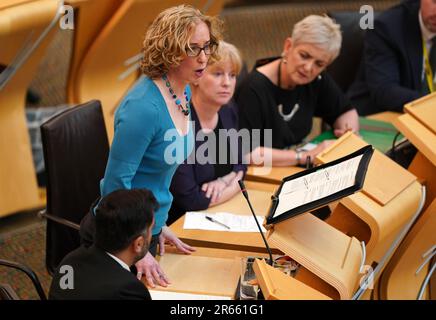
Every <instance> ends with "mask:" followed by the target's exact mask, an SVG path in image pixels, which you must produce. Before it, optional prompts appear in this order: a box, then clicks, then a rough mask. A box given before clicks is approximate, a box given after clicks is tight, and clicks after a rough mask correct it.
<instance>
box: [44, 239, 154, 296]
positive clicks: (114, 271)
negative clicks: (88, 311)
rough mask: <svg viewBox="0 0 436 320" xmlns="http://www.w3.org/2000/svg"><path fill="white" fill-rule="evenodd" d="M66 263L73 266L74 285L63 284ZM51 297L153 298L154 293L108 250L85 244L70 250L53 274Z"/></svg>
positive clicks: (64, 281) (65, 274)
mask: <svg viewBox="0 0 436 320" xmlns="http://www.w3.org/2000/svg"><path fill="white" fill-rule="evenodd" d="M65 265H67V266H71V268H72V270H73V277H72V279H73V281H72V283H73V286H74V289H62V288H61V283H62V284H65V283H66V280H67V278H66V277H67V275H68V274H69V273H68V271H67V272H65V271H63V273H60V270H61V268H62V266H65ZM64 268H65V267H64ZM67 283H68V282H67ZM70 283H71V282H70ZM49 299H52V300H150V299H151V297H150V293H149V292H148V289H147V288H146V287H145V285H144V284H143V283H142V282H140V281H139V280H138V279H137V278H136V277H135V276H134V275H133V274H132V273H131V272H129V271H127V270H125V269H124V268H123V267H122V266H121V265H120V264H119V263H118V262H117V261H115V260H114V259H113V258H112V257H110V256H109V255H108V254H107V253H106V252H104V251H102V250H100V249H98V248H96V247H95V246H91V247H90V248H88V249H86V248H85V247H83V246H82V247H79V248H78V249H76V250H74V251H72V252H70V253H69V254H68V255H67V256H66V257H65V258H64V259H63V260H62V262H61V263H60V265H59V267H58V268H57V270H56V272H55V274H54V275H53V280H52V283H51V287H50V292H49Z"/></svg>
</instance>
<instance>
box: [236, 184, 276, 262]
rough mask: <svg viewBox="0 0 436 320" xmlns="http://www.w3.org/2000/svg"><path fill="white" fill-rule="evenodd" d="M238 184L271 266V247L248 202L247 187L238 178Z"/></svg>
mask: <svg viewBox="0 0 436 320" xmlns="http://www.w3.org/2000/svg"><path fill="white" fill-rule="evenodd" d="M238 184H239V187H240V188H241V191H242V194H243V195H244V197H245V199H247V202H248V205H249V207H250V210H251V213H252V214H253V218H254V221H256V224H257V228H258V229H259V232H260V235H261V236H262V239H263V242H264V243H265V247H266V250H267V251H268V255H269V261H268V264H269V265H270V266H272V265H273V257H272V254H271V249H270V247H269V245H268V242H266V239H265V236H264V234H263V232H262V228H261V227H260V224H259V221H257V218H256V214H255V213H254V210H253V207H252V206H251V202H250V199H249V198H248V192H247V189H246V188H245V184H244V182H243V181H242V180H239V181H238Z"/></svg>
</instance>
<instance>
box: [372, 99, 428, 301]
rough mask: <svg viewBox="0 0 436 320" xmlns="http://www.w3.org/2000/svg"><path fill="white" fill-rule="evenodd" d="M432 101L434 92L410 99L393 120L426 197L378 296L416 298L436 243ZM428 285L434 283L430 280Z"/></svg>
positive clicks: (411, 170)
mask: <svg viewBox="0 0 436 320" xmlns="http://www.w3.org/2000/svg"><path fill="white" fill-rule="evenodd" d="M435 103H436V93H433V94H430V95H427V96H425V97H423V98H420V99H418V100H416V101H413V102H411V103H409V104H407V105H406V106H405V108H404V109H405V114H404V115H402V116H400V117H398V118H397V119H396V120H395V121H394V125H395V126H396V127H397V128H398V130H400V132H401V133H402V134H403V135H404V136H405V137H406V138H408V139H409V141H410V142H412V143H413V145H415V147H416V148H417V149H418V153H417V154H416V156H415V158H414V159H413V161H412V163H411V165H410V167H409V171H410V172H412V173H413V174H414V175H416V176H417V177H418V178H419V179H420V180H422V182H423V183H424V185H425V186H426V193H427V196H426V202H425V205H424V210H425V211H424V212H423V213H422V214H421V216H420V217H419V220H418V221H417V223H416V224H415V225H414V226H413V228H412V229H411V230H410V232H409V234H408V235H407V237H406V238H405V240H404V242H403V243H402V244H401V246H400V247H399V248H398V250H397V251H396V252H395V255H394V256H393V257H392V259H391V261H390V262H389V264H388V266H387V267H386V270H385V272H384V273H383V275H382V277H381V279H380V290H379V292H380V298H381V299H416V298H417V296H418V292H419V291H420V289H421V286H422V283H423V281H424V279H425V277H426V276H427V274H428V272H429V268H430V265H431V259H427V258H428V257H430V255H431V253H432V248H433V249H434V246H435V245H436V233H435V229H436V200H435V198H436V113H435ZM420 267H421V270H419V268H420ZM418 271H419V272H418ZM434 278H435V276H433V279H434ZM432 285H433V287H435V286H436V283H434V280H433V283H432ZM433 290H434V289H433ZM424 297H426V298H428V299H436V293H435V292H428V290H425V293H424Z"/></svg>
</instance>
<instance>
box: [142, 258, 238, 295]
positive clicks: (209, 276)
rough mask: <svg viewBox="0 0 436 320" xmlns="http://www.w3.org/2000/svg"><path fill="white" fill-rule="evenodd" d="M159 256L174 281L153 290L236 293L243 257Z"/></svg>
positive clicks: (165, 270) (161, 264) (215, 293)
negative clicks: (164, 286)
mask: <svg viewBox="0 0 436 320" xmlns="http://www.w3.org/2000/svg"><path fill="white" fill-rule="evenodd" d="M158 260H159V265H160V266H161V267H162V269H163V270H164V272H165V274H166V275H167V276H168V278H169V279H170V281H171V284H170V285H169V286H168V287H167V288H163V287H157V288H154V289H153V290H161V291H173V292H185V293H194V294H204V295H216V296H227V297H231V298H233V297H234V294H235V292H236V287H237V285H238V280H239V275H240V270H241V267H240V266H241V261H240V259H225V258H214V257H201V256H192V255H184V254H165V255H164V256H161V257H158ZM144 281H145V279H144Z"/></svg>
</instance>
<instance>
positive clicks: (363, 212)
mask: <svg viewBox="0 0 436 320" xmlns="http://www.w3.org/2000/svg"><path fill="white" fill-rule="evenodd" d="M364 145H366V143H365V142H364V141H363V140H361V139H360V138H359V137H357V136H356V135H354V134H352V133H347V134H345V135H344V136H342V137H341V138H340V139H338V140H337V141H336V142H335V143H334V144H333V145H331V146H330V147H329V148H327V149H326V150H325V151H323V152H322V153H321V154H319V155H318V157H317V158H316V161H317V162H318V163H326V162H329V161H332V160H334V159H337V158H340V157H342V156H344V155H346V154H349V153H351V152H354V151H356V150H357V149H359V148H361V147H362V146H364ZM421 200H422V187H421V185H420V184H419V183H418V181H417V178H416V177H415V176H414V175H413V174H411V173H410V172H408V171H407V170H405V169H404V168H402V167H401V166H399V165H398V164H397V163H395V162H393V161H392V160H390V159H389V158H388V157H386V156H385V155H384V154H382V153H380V152H379V151H377V150H375V151H374V154H373V157H372V159H371V163H370V165H369V167H368V172H367V176H366V180H365V184H364V186H363V188H362V190H361V191H360V192H358V193H355V194H353V195H351V196H348V197H346V198H343V199H342V200H341V201H340V202H339V204H338V206H337V207H336V208H335V210H334V211H333V213H332V214H331V216H330V217H329V218H328V219H327V220H326V222H327V223H328V224H329V225H331V226H333V227H335V228H336V229H338V230H340V231H342V232H343V233H345V234H347V235H349V236H354V237H356V238H357V239H359V240H360V241H364V242H365V244H366V254H367V255H366V261H365V264H366V268H369V267H370V266H371V267H372V268H375V267H376V266H377V269H376V270H377V271H378V272H377V273H375V274H374V280H375V281H376V280H377V279H378V277H379V276H380V274H381V272H382V270H383V268H384V267H385V266H386V262H387V261H388V260H389V259H390V257H391V256H392V254H393V251H394V250H395V248H396V247H397V246H398V245H399V243H400V241H401V240H402V238H403V237H404V235H405V231H407V230H405V229H407V228H410V226H411V223H412V222H413V221H414V219H416V217H417V213H419V210H420V204H421V203H420V202H421Z"/></svg>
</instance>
